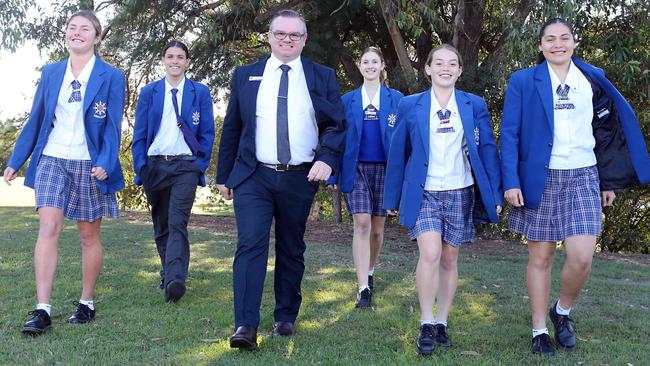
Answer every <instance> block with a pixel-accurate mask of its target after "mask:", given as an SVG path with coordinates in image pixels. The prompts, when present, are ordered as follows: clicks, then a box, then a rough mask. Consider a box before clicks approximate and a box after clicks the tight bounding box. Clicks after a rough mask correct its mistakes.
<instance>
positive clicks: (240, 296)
mask: <svg viewBox="0 0 650 366" xmlns="http://www.w3.org/2000/svg"><path fill="white" fill-rule="evenodd" d="M307 173H308V171H307V170H305V171H292V172H276V171H275V170H273V169H269V168H265V167H261V166H260V167H258V168H257V169H256V170H255V172H254V173H253V174H252V175H251V176H250V177H249V178H247V179H246V180H245V181H244V182H242V183H241V184H240V185H239V186H237V187H236V188H235V191H234V207H235V217H236V219H237V251H236V253H235V260H234V263H233V290H234V305H235V327H239V326H242V325H251V326H254V327H257V326H258V325H259V322H260V314H259V313H260V305H261V301H262V292H263V290H264V278H265V276H266V266H267V261H268V256H269V237H270V229H271V223H272V222H273V219H274V218H275V282H274V290H275V311H274V313H273V315H274V318H275V321H288V322H294V321H295V320H296V317H297V316H298V310H300V304H301V302H302V295H301V292H300V282H301V281H302V276H303V273H304V271H305V263H304V253H305V241H304V239H303V237H304V234H305V225H306V223H307V217H308V216H309V210H310V208H311V204H312V202H313V200H314V195H315V194H316V191H317V190H318V183H317V182H309V181H307Z"/></svg>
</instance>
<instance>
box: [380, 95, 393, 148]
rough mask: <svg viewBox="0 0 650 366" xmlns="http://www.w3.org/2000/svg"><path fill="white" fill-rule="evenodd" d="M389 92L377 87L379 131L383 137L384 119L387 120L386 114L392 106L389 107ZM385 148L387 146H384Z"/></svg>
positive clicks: (384, 132) (384, 129)
mask: <svg viewBox="0 0 650 366" xmlns="http://www.w3.org/2000/svg"><path fill="white" fill-rule="evenodd" d="M390 102H391V98H390V91H388V88H386V87H385V86H383V85H380V86H379V128H380V129H381V136H382V137H383V136H384V135H385V134H386V124H387V123H388V122H386V123H384V121H386V119H387V118H388V117H387V116H388V112H389V111H390V110H392V109H393V108H392V107H393V106H392V105H391V103H390ZM386 147H387V146H386Z"/></svg>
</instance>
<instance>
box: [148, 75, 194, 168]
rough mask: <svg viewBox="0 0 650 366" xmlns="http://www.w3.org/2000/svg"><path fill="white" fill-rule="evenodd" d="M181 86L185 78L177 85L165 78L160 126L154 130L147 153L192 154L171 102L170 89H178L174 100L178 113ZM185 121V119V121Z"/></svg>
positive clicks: (181, 98) (179, 110) (181, 102)
mask: <svg viewBox="0 0 650 366" xmlns="http://www.w3.org/2000/svg"><path fill="white" fill-rule="evenodd" d="M183 87H185V78H183V79H182V80H181V82H180V83H178V86H176V87H174V86H172V85H171V84H170V83H169V81H168V80H167V78H165V101H164V103H163V113H162V118H161V120H160V126H159V127H158V131H156V136H155V137H154V138H153V142H152V143H151V146H149V150H147V155H149V156H153V155H192V150H190V148H189V146H187V142H185V138H184V137H183V132H182V131H181V129H180V128H179V127H178V120H177V119H176V112H175V111H174V104H173V103H172V89H173V88H176V89H178V93H176V100H177V101H178V113H179V114H180V113H181V111H182V107H183ZM185 122H186V123H187V121H185Z"/></svg>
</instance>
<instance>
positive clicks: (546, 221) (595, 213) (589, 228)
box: [509, 166, 603, 242]
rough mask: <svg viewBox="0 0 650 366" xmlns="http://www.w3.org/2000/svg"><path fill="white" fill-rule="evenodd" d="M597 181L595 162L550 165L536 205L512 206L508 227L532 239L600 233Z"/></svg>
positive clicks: (547, 239)
mask: <svg viewBox="0 0 650 366" xmlns="http://www.w3.org/2000/svg"><path fill="white" fill-rule="evenodd" d="M602 215H603V211H602V206H601V201H600V182H599V179H598V169H596V167H595V166H592V167H587V168H578V169H568V170H557V169H550V170H549V172H548V176H547V177H546V182H545V183H544V192H543V193H542V199H541V202H540V204H539V207H537V208H536V209H530V208H526V207H512V208H511V209H510V221H509V226H510V230H512V231H514V232H516V233H518V234H521V235H523V236H525V237H526V239H528V240H532V241H551V242H553V241H561V240H564V239H566V238H568V237H570V236H575V235H593V236H598V235H600V227H601V222H602Z"/></svg>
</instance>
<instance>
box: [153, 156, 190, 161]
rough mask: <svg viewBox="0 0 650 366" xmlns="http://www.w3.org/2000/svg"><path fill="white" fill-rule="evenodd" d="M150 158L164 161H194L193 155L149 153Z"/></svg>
mask: <svg viewBox="0 0 650 366" xmlns="http://www.w3.org/2000/svg"><path fill="white" fill-rule="evenodd" d="M149 159H151V160H164V161H194V160H196V157H195V156H194V155H149Z"/></svg>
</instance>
